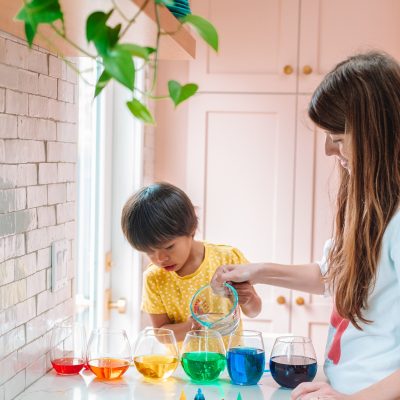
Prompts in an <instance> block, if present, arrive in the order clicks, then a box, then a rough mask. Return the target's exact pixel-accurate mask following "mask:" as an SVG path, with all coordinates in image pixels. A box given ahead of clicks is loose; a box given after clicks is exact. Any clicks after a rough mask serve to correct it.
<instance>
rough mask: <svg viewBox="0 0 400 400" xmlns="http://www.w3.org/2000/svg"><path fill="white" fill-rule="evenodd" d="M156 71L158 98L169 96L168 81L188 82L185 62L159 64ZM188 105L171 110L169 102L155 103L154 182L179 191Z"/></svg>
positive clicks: (183, 169) (183, 180)
mask: <svg viewBox="0 0 400 400" xmlns="http://www.w3.org/2000/svg"><path fill="white" fill-rule="evenodd" d="M159 72H160V74H159V79H158V95H165V94H167V93H168V86H167V85H168V80H170V79H175V80H177V81H178V82H180V83H181V84H186V83H188V72H189V64H188V62H186V61H162V62H160V65H159ZM189 101H190V100H189ZM188 106H189V104H188V103H187V102H185V103H183V104H180V105H179V106H178V107H177V108H176V109H174V105H173V103H172V101H171V100H169V99H166V100H162V101H159V102H157V104H156V119H157V127H156V130H155V131H156V136H155V144H154V151H155V154H154V179H155V180H157V181H168V182H171V183H173V184H175V185H177V186H179V187H181V188H182V189H185V185H186V153H187V150H186V143H187V114H188Z"/></svg>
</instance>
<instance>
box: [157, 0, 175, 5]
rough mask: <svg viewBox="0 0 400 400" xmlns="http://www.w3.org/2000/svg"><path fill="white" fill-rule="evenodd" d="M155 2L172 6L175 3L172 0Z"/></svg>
mask: <svg viewBox="0 0 400 400" xmlns="http://www.w3.org/2000/svg"><path fill="white" fill-rule="evenodd" d="M156 4H160V5H164V6H173V5H175V2H174V0H156Z"/></svg>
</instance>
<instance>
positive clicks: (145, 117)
mask: <svg viewBox="0 0 400 400" xmlns="http://www.w3.org/2000/svg"><path fill="white" fill-rule="evenodd" d="M126 105H127V106H128V108H129V111H130V112H131V113H132V114H133V115H134V116H135V117H136V118H139V119H141V120H142V121H143V122H145V123H147V124H154V118H153V116H152V115H151V112H150V111H149V109H148V108H147V107H146V106H145V105H144V104H142V103H141V102H140V101H139V100H137V99H132V100H131V101H127V102H126Z"/></svg>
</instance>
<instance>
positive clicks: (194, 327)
mask: <svg viewBox="0 0 400 400" xmlns="http://www.w3.org/2000/svg"><path fill="white" fill-rule="evenodd" d="M189 321H190V322H191V323H192V325H191V327H190V330H191V331H197V330H201V329H203V326H202V325H200V324H199V323H198V322H197V321H196V320H195V319H194V318H193V317H189Z"/></svg>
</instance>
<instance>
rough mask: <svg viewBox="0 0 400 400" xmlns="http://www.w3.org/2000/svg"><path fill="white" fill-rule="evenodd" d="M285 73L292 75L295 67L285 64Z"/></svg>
mask: <svg viewBox="0 0 400 400" xmlns="http://www.w3.org/2000/svg"><path fill="white" fill-rule="evenodd" d="M283 73H284V74H285V75H291V74H293V67H292V66H291V65H285V66H284V67H283Z"/></svg>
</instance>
